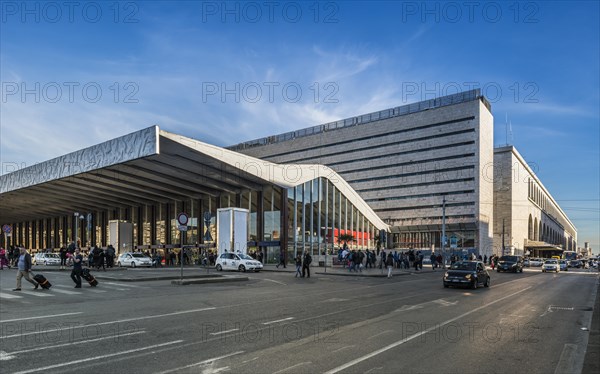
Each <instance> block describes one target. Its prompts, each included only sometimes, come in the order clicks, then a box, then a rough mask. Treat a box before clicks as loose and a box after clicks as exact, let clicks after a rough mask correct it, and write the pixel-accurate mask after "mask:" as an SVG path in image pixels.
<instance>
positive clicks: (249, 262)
mask: <svg viewBox="0 0 600 374" xmlns="http://www.w3.org/2000/svg"><path fill="white" fill-rule="evenodd" d="M216 268H217V270H218V271H221V270H238V271H246V270H254V271H255V272H259V271H260V270H261V269H262V268H263V264H262V263H261V262H260V261H257V260H255V259H253V258H252V257H250V256H248V255H245V254H242V253H237V254H236V253H223V254H221V255H220V256H219V258H217V264H216Z"/></svg>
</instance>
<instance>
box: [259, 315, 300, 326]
mask: <svg viewBox="0 0 600 374" xmlns="http://www.w3.org/2000/svg"><path fill="white" fill-rule="evenodd" d="M292 319H294V317H288V318H284V319H278V320H275V321H269V322H263V325H271V324H273V323H278V322H283V321H289V320H292Z"/></svg>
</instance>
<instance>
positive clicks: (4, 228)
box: [2, 225, 12, 234]
mask: <svg viewBox="0 0 600 374" xmlns="http://www.w3.org/2000/svg"><path fill="white" fill-rule="evenodd" d="M2 231H4V233H6V234H10V233H11V232H12V226H11V225H3V226H2Z"/></svg>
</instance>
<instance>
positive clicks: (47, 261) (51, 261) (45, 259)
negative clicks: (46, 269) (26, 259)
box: [32, 253, 60, 265]
mask: <svg viewBox="0 0 600 374" xmlns="http://www.w3.org/2000/svg"><path fill="white" fill-rule="evenodd" d="M32 262H33V264H34V265H60V257H59V256H58V255H57V254H56V253H36V254H35V255H34V256H33V261H32Z"/></svg>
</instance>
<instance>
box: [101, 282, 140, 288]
mask: <svg viewBox="0 0 600 374" xmlns="http://www.w3.org/2000/svg"><path fill="white" fill-rule="evenodd" d="M102 284H112V285H113V286H119V287H132V288H144V287H143V286H138V285H135V284H124V283H116V282H102Z"/></svg>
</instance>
